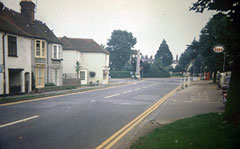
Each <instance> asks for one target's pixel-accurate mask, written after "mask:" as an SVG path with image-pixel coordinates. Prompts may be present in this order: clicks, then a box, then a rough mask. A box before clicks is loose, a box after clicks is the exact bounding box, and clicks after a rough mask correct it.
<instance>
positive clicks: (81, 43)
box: [59, 36, 109, 84]
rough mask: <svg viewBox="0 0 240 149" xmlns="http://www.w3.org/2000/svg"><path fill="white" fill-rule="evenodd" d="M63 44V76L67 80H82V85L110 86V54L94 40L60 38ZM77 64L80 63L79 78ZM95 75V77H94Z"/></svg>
mask: <svg viewBox="0 0 240 149" xmlns="http://www.w3.org/2000/svg"><path fill="white" fill-rule="evenodd" d="M59 39H60V40H61V42H62V43H63V74H64V75H65V76H66V78H80V79H81V84H89V83H90V82H93V83H99V84H108V79H109V52H108V51H107V50H105V49H104V48H102V47H101V46H100V45H98V44H97V43H96V42H95V41H94V40H92V39H82V38H68V37H66V36H64V37H62V38H59ZM76 62H80V73H79V76H77V72H76ZM92 74H95V75H92Z"/></svg>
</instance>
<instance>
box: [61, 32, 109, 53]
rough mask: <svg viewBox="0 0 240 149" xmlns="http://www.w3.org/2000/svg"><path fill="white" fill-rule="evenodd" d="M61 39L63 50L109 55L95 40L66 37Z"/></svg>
mask: <svg viewBox="0 0 240 149" xmlns="http://www.w3.org/2000/svg"><path fill="white" fill-rule="evenodd" d="M59 39H60V41H61V42H62V44H63V50H78V51H80V52H91V53H106V54H109V52H108V51H107V50H106V49H104V48H102V47H101V46H100V45H99V44H97V43H96V42H95V41H94V40H93V39H82V38H68V37H66V36H64V37H62V38H59Z"/></svg>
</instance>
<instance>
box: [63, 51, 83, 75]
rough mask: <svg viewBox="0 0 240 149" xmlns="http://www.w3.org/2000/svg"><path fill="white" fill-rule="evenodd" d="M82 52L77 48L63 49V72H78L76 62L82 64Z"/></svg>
mask: <svg viewBox="0 0 240 149" xmlns="http://www.w3.org/2000/svg"><path fill="white" fill-rule="evenodd" d="M80 58H81V53H80V52H79V51H77V50H63V61H62V64H63V74H65V73H67V74H76V69H75V66H76V62H77V61H79V62H80V65H81V66H82V64H81V63H82V61H81V59H80Z"/></svg>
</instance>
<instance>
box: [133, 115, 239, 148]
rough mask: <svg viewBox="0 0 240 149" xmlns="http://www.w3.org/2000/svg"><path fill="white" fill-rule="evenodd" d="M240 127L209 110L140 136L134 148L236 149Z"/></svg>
mask: <svg viewBox="0 0 240 149" xmlns="http://www.w3.org/2000/svg"><path fill="white" fill-rule="evenodd" d="M239 140H240V128H236V127H234V126H233V125H232V124H230V123H228V122H226V121H224V120H223V115H222V114H221V113H209V114H203V115H198V116H194V117H191V118H186V119H182V120H178V121H176V122H173V123H171V124H168V125H166V126H164V127H161V128H157V129H155V130H154V131H153V132H152V133H150V134H148V135H147V136H145V137H141V138H139V140H138V141H137V142H135V143H134V144H133V145H132V146H131V147H130V148H131V149H140V148H141V149H157V148H163V149H165V148H166V149H169V148H170V149H171V148H172V149H181V148H183V149H206V148H211V149H215V148H217V149H220V148H222V149H223V148H224V149H228V148H229V149H234V148H240V141H239Z"/></svg>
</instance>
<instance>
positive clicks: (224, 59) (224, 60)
mask: <svg viewBox="0 0 240 149" xmlns="http://www.w3.org/2000/svg"><path fill="white" fill-rule="evenodd" d="M225 62H226V52H223V72H224V71H225Z"/></svg>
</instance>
